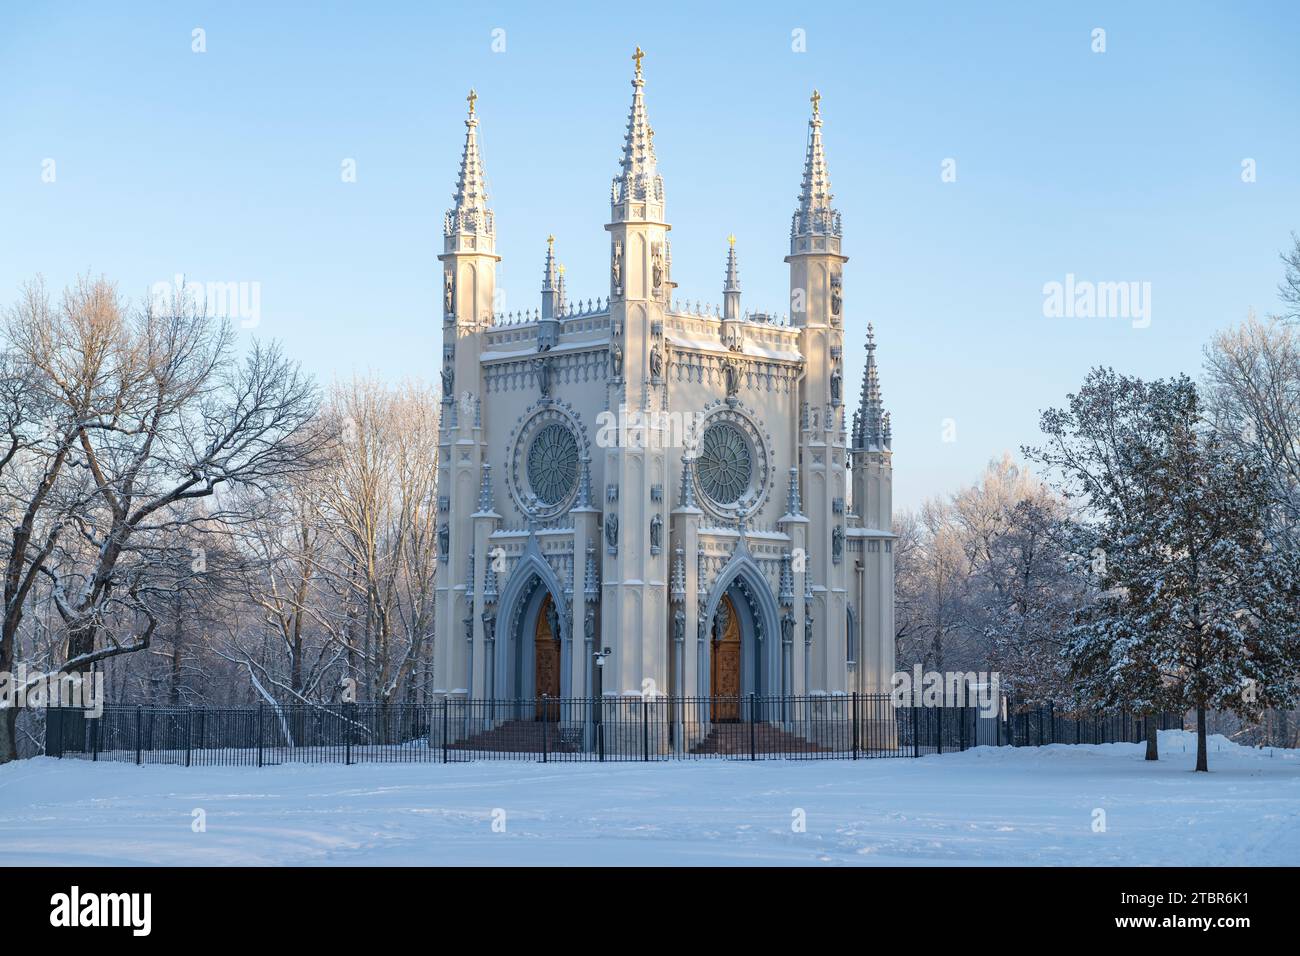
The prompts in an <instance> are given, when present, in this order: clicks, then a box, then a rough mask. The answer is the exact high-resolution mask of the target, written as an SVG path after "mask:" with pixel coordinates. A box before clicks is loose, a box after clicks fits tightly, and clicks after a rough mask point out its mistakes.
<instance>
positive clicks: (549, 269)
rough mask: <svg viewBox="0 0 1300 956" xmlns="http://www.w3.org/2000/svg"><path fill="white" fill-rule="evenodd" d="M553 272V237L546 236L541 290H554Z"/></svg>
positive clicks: (555, 280)
mask: <svg viewBox="0 0 1300 956" xmlns="http://www.w3.org/2000/svg"><path fill="white" fill-rule="evenodd" d="M557 280H558V276H557V275H556V272H555V237H554V236H547V237H546V264H545V265H544V266H543V267H542V291H543V292H554V291H555V290H556V289H557V288H558V285H559V284H558V281H557Z"/></svg>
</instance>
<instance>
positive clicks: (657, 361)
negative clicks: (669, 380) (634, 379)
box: [650, 345, 664, 379]
mask: <svg viewBox="0 0 1300 956" xmlns="http://www.w3.org/2000/svg"><path fill="white" fill-rule="evenodd" d="M650 377H651V378H653V379H661V378H663V377H664V357H663V354H662V353H661V352H660V351H659V346H657V345H656V346H654V347H653V348H651V349H650Z"/></svg>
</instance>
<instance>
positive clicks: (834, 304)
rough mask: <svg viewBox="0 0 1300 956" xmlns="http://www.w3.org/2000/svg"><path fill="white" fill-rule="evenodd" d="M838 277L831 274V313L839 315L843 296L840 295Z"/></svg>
mask: <svg viewBox="0 0 1300 956" xmlns="http://www.w3.org/2000/svg"><path fill="white" fill-rule="evenodd" d="M840 281H841V280H840V277H839V276H837V275H835V276H831V315H839V314H840V309H841V308H842V307H843V305H844V301H843V298H842V297H841V295H840Z"/></svg>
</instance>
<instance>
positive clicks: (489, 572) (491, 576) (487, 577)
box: [483, 561, 500, 604]
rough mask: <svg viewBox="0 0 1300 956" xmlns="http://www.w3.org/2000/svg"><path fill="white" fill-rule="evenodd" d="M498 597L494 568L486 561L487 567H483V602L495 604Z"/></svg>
mask: <svg viewBox="0 0 1300 956" xmlns="http://www.w3.org/2000/svg"><path fill="white" fill-rule="evenodd" d="M498 597H500V595H499V594H498V593H497V572H496V568H494V567H493V566H492V562H491V561H488V563H487V567H486V568H484V569H483V603H484V604H495V603H496V601H497V598H498Z"/></svg>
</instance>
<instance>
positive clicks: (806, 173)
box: [790, 90, 840, 238]
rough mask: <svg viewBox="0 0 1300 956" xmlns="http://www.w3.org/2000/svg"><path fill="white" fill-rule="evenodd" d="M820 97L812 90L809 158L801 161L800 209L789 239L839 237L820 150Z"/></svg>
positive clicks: (821, 148) (823, 154)
mask: <svg viewBox="0 0 1300 956" xmlns="http://www.w3.org/2000/svg"><path fill="white" fill-rule="evenodd" d="M821 99H822V97H821V94H820V93H818V92H817V91H816V90H813V94H812V118H811V119H809V120H808V154H807V156H806V157H805V159H804V165H803V183H802V185H801V187H800V190H799V208H798V209H797V210H796V211H795V214H794V218H793V220H792V221H791V223H790V236H791V238H794V237H796V236H812V235H822V236H838V235H840V214H839V212H837V211H836V210H835V209H834V208H833V207H832V206H831V200H832V198H833V197H832V196H831V177H830V173H828V172H827V171H826V152H825V150H824V148H823V147H822V111H821Z"/></svg>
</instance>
